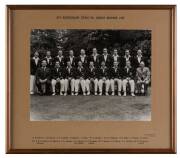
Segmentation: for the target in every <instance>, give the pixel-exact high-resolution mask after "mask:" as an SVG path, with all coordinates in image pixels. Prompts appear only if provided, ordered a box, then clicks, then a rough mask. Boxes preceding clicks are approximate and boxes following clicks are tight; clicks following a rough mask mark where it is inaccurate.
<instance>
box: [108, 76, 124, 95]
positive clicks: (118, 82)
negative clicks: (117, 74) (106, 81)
mask: <svg viewBox="0 0 180 158" xmlns="http://www.w3.org/2000/svg"><path fill="white" fill-rule="evenodd" d="M116 83H117V85H118V91H119V92H120V91H121V89H122V85H123V83H122V80H121V79H118V78H115V79H111V80H110V85H111V90H112V92H114V85H115V84H116Z"/></svg>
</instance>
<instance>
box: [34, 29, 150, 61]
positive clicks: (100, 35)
mask: <svg viewBox="0 0 180 158" xmlns="http://www.w3.org/2000/svg"><path fill="white" fill-rule="evenodd" d="M93 47H96V48H97V49H98V52H99V54H102V49H103V48H104V47H106V48H108V50H109V53H112V51H113V49H114V48H116V49H118V52H119V54H120V55H124V50H125V49H129V50H130V52H131V54H132V55H136V52H137V50H138V49H141V50H142V52H143V53H144V55H145V56H147V57H148V58H149V59H150V56H151V31H150V30H85V29H84V30H82V29H81V30H78V29H76V30H75V29H68V30H65V29H63V30H55V29H43V30H42V29H34V30H32V31H31V53H32V54H33V53H34V52H35V51H36V50H37V51H39V52H40V55H41V56H45V53H46V51H47V50H50V51H51V53H52V56H55V55H56V54H57V52H58V50H59V49H63V52H64V55H68V51H69V50H70V49H73V50H74V52H75V55H76V56H77V55H79V51H80V49H82V48H83V49H85V50H86V53H87V54H88V55H90V54H91V53H92V52H91V51H92V48H93Z"/></svg>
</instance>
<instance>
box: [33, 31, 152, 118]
mask: <svg viewBox="0 0 180 158" xmlns="http://www.w3.org/2000/svg"><path fill="white" fill-rule="evenodd" d="M30 33H31V34H30V38H31V39H30V55H29V56H30V86H29V94H30V108H29V109H30V121H73V120H74V121H151V84H152V81H151V54H152V53H151V30H138V29H135V30H112V29H92V30H91V29H33V30H31V32H30Z"/></svg>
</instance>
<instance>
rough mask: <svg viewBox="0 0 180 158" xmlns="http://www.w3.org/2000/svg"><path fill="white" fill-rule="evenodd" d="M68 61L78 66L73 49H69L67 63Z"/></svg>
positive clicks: (73, 65)
mask: <svg viewBox="0 0 180 158" xmlns="http://www.w3.org/2000/svg"><path fill="white" fill-rule="evenodd" d="M67 62H70V64H71V66H72V67H73V68H74V67H75V66H76V57H75V56H74V51H73V50H72V49H71V50H70V51H69V56H68V57H67V58H66V63H67Z"/></svg>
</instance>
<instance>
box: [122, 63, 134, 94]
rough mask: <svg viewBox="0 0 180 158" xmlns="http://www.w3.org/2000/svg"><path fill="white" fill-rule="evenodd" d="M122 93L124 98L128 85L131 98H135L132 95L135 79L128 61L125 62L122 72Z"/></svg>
mask: <svg viewBox="0 0 180 158" xmlns="http://www.w3.org/2000/svg"><path fill="white" fill-rule="evenodd" d="M123 78H124V79H123V92H124V95H123V96H126V87H127V84H128V83H129V84H130V88H131V96H133V97H134V96H135V95H134V90H135V82H134V78H135V70H134V69H133V68H132V67H131V62H130V61H129V60H128V61H126V66H125V68H124V70H123Z"/></svg>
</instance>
